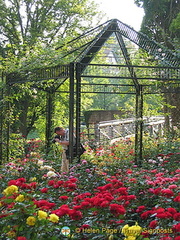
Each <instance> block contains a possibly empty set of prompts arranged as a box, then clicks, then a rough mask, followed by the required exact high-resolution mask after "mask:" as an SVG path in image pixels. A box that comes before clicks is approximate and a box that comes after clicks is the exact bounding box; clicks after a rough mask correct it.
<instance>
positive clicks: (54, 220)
mask: <svg viewBox="0 0 180 240" xmlns="http://www.w3.org/2000/svg"><path fill="white" fill-rule="evenodd" d="M49 221H51V222H54V223H57V222H58V221H59V217H58V216H57V215H56V214H54V213H52V214H50V215H49Z"/></svg>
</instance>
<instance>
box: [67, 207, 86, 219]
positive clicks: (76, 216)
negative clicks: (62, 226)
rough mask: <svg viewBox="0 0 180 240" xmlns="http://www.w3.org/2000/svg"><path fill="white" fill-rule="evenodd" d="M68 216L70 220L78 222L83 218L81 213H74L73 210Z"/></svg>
mask: <svg viewBox="0 0 180 240" xmlns="http://www.w3.org/2000/svg"><path fill="white" fill-rule="evenodd" d="M69 216H70V218H71V219H72V220H80V219H81V218H82V217H83V215H82V212H81V211H76V210H74V209H72V210H70V211H69Z"/></svg>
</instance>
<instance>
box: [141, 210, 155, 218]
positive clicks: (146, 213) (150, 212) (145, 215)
mask: <svg viewBox="0 0 180 240" xmlns="http://www.w3.org/2000/svg"><path fill="white" fill-rule="evenodd" d="M151 214H153V211H152V210H148V211H146V212H144V213H142V214H141V218H142V219H146V218H148V217H149V216H150V215H151Z"/></svg>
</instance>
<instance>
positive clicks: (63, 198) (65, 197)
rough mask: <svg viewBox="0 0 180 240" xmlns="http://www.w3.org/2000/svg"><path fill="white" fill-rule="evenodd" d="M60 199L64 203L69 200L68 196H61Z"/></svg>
mask: <svg viewBox="0 0 180 240" xmlns="http://www.w3.org/2000/svg"><path fill="white" fill-rule="evenodd" d="M59 199H60V200H62V201H65V200H67V199H68V196H60V197H59Z"/></svg>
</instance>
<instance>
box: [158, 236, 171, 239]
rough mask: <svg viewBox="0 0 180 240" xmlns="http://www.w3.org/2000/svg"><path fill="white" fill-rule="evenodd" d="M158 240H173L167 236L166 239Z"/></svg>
mask: <svg viewBox="0 0 180 240" xmlns="http://www.w3.org/2000/svg"><path fill="white" fill-rule="evenodd" d="M160 240H173V238H172V237H169V236H167V237H162V238H160Z"/></svg>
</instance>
